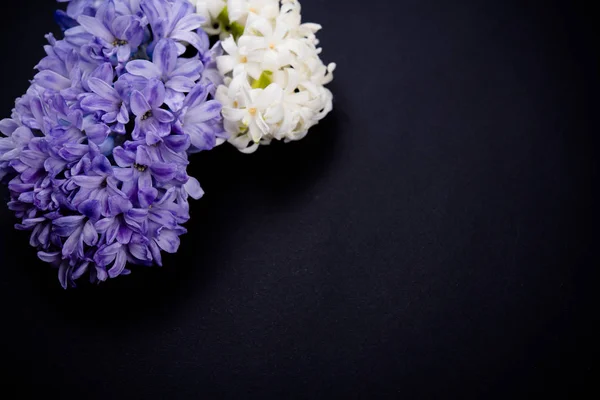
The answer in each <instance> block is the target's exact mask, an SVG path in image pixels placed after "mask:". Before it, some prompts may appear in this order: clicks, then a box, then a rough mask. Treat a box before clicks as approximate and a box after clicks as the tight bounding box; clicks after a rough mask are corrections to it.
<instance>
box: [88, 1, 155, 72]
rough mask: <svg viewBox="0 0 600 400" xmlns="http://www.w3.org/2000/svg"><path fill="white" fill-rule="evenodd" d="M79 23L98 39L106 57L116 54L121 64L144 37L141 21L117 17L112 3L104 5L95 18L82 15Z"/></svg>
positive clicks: (133, 18)
mask: <svg viewBox="0 0 600 400" xmlns="http://www.w3.org/2000/svg"><path fill="white" fill-rule="evenodd" d="M77 22H79V23H80V24H81V26H82V27H83V28H84V29H85V30H86V31H87V32H89V33H91V34H92V35H94V36H95V37H96V38H97V39H98V41H99V43H100V44H101V45H102V47H103V49H104V55H105V56H106V57H108V58H110V57H112V56H113V55H115V54H116V56H117V60H118V61H119V62H120V63H124V62H126V61H127V60H129V58H130V56H131V53H132V52H133V51H135V50H136V49H137V47H138V46H139V45H140V44H141V43H142V40H143V37H144V30H143V28H142V26H141V24H140V21H139V20H138V19H137V18H136V17H134V16H131V15H117V14H116V11H115V5H114V3H113V2H112V1H108V2H106V3H105V4H104V5H102V6H101V7H100V8H99V9H98V11H97V12H96V16H95V17H90V16H87V15H81V16H79V17H78V18H77Z"/></svg>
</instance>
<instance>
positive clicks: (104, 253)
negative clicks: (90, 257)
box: [94, 243, 121, 267]
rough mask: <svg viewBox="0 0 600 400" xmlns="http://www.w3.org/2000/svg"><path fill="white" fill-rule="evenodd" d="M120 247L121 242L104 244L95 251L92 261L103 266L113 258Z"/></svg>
mask: <svg viewBox="0 0 600 400" xmlns="http://www.w3.org/2000/svg"><path fill="white" fill-rule="evenodd" d="M120 249H121V243H113V244H111V245H108V246H104V247H102V248H100V249H99V250H98V251H97V252H96V255H94V261H95V262H96V264H98V265H99V266H101V267H105V266H107V265H108V264H110V263H111V262H112V261H113V260H114V259H115V256H116V255H117V253H118V252H119V250H120Z"/></svg>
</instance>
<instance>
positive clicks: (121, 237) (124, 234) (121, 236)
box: [117, 225, 133, 244]
mask: <svg viewBox="0 0 600 400" xmlns="http://www.w3.org/2000/svg"><path fill="white" fill-rule="evenodd" d="M132 234H133V231H132V230H131V229H129V228H128V227H127V226H126V225H121V226H120V227H119V231H118V233H117V241H118V242H119V243H121V244H128V243H129V242H130V241H131V235H132Z"/></svg>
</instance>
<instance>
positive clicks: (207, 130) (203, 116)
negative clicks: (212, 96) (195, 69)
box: [179, 85, 225, 151]
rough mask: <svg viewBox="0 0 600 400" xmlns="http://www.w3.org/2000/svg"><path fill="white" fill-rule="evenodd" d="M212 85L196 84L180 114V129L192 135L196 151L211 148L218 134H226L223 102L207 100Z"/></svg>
mask: <svg viewBox="0 0 600 400" xmlns="http://www.w3.org/2000/svg"><path fill="white" fill-rule="evenodd" d="M209 90H210V85H209V86H205V85H196V86H195V87H194V89H193V90H192V91H191V92H190V93H189V94H188V95H187V97H186V98H185V101H184V103H183V108H182V110H181V113H180V115H179V122H180V129H181V130H182V131H183V132H184V133H186V134H187V135H189V136H190V139H191V142H192V146H194V151H201V150H210V149H212V148H213V147H214V146H215V144H216V138H217V136H221V137H222V136H225V133H224V132H223V130H222V128H220V125H221V103H219V102H218V101H216V100H209V101H206V98H207V96H208V94H209Z"/></svg>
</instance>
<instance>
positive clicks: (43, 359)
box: [0, 0, 600, 399]
mask: <svg viewBox="0 0 600 400" xmlns="http://www.w3.org/2000/svg"><path fill="white" fill-rule="evenodd" d="M530 3H532V2H523V1H487V2H475V1H473V2H466V1H456V2H449V1H396V2H388V1H384V0H371V1H368V2H365V1H357V0H326V1H325V0H320V1H319V0H304V1H303V6H304V7H303V12H304V17H305V20H310V21H315V22H319V23H321V24H322V25H323V26H324V30H323V31H322V32H321V34H320V38H321V40H322V45H323V47H324V52H323V57H324V59H325V61H327V62H329V61H335V62H337V63H338V66H339V67H338V70H337V73H336V78H335V80H334V82H333V84H332V85H331V86H330V87H331V89H332V90H333V92H334V95H335V110H334V111H333V113H332V114H331V115H330V116H329V117H328V118H327V119H326V120H325V121H324V122H323V123H322V124H321V125H319V126H318V127H316V128H315V129H313V130H312V132H311V133H310V135H309V136H308V137H307V138H306V139H305V140H304V141H302V142H299V143H294V144H289V145H276V146H271V147H267V148H262V149H260V151H259V152H258V153H256V154H254V155H251V156H247V155H243V154H239V153H237V152H236V151H235V150H234V149H233V148H232V147H227V146H222V147H221V148H218V149H217V150H214V151H212V152H210V153H205V154H199V155H197V156H196V157H195V159H194V162H193V164H192V167H191V168H192V169H191V174H192V175H195V176H197V177H198V178H199V179H200V181H201V183H202V185H203V187H204V189H205V190H206V192H207V195H206V196H205V197H204V198H203V199H202V200H200V201H198V202H195V203H193V205H192V220H191V221H190V223H189V224H188V225H187V227H188V229H189V233H188V235H186V236H185V237H184V239H183V241H182V246H181V248H180V251H179V253H178V254H177V255H176V256H171V257H168V258H167V259H166V263H165V264H166V266H165V267H164V268H162V269H159V268H155V269H143V268H135V269H134V273H133V274H132V275H131V276H129V277H122V278H119V279H118V280H115V281H112V282H109V283H107V284H104V285H102V286H100V287H99V288H94V287H85V288H78V289H76V290H70V291H63V290H62V289H61V288H60V286H59V283H58V280H57V277H56V272H55V271H53V270H51V269H50V268H49V267H48V266H47V265H46V264H44V263H42V262H40V261H37V259H36V257H35V253H34V251H32V249H30V248H29V247H28V245H27V237H26V235H24V234H23V233H19V232H16V231H15V230H14V229H13V228H12V224H13V223H14V220H13V219H12V216H11V214H10V213H9V211H8V210H7V208H6V206H4V205H2V206H1V207H0V219H1V220H2V222H3V224H2V227H1V230H0V235H1V240H0V254H1V266H2V279H1V281H0V296H1V297H0V304H1V305H2V320H1V321H2V322H1V326H2V336H3V338H2V339H3V340H2V342H1V343H2V344H1V345H0V346H1V353H0V362H1V363H2V364H3V369H5V371H4V372H3V373H2V375H1V378H0V379H1V380H4V381H5V382H7V383H12V384H16V385H18V388H19V389H20V390H21V391H22V392H29V391H36V390H38V389H42V390H43V391H40V393H42V394H45V395H49V394H51V393H60V394H61V398H67V397H70V396H73V397H78V398H103V399H106V398H111V399H116V398H127V399H138V398H139V399H142V398H143V399H151V398H167V397H168V398H193V399H198V398H204V397H217V398H221V397H227V398H236V397H237V398H240V397H261V398H286V397H298V398H327V397H328V398H331V397H334V396H344V398H355V397H363V398H367V397H372V398H375V397H384V396H390V397H399V398H408V399H417V398H438V399H439V398H465V397H468V398H473V397H475V398H486V399H487V398H496V397H497V398H503V399H506V398H521V397H528V398H536V397H537V396H538V395H540V396H541V395H548V394H556V393H559V392H564V393H570V394H571V395H574V394H575V392H579V391H581V390H583V389H584V388H585V386H586V385H588V384H590V382H591V378H590V377H591V376H592V374H593V372H594V371H593V370H592V366H593V365H595V364H596V362H597V355H598V354H597V347H596V346H594V343H592V339H593V337H594V335H595V334H596V332H593V331H592V329H591V322H592V321H595V320H597V318H596V316H597V315H598V310H597V308H595V307H593V305H592V300H593V297H592V293H591V290H592V289H593V287H594V286H595V284H596V280H595V278H596V277H595V275H596V274H595V270H596V269H597V268H598V266H599V263H598V257H597V256H596V254H595V253H594V252H592V246H593V245H594V244H596V243H597V242H596V241H597V239H598V235H597V233H596V232H597V231H592V225H593V224H594V225H595V226H597V224H596V222H597V213H596V211H595V210H592V205H593V204H592V203H593V200H594V199H593V193H592V190H593V186H595V185H597V182H598V175H597V174H596V172H595V170H596V168H595V167H596V166H597V159H596V154H597V150H596V148H594V145H595V143H594V142H596V143H597V141H596V140H595V139H594V138H592V133H594V134H595V133H598V123H597V121H598V101H597V96H598V72H599V71H600V69H599V64H598V58H597V55H598V51H597V50H598V42H597V41H594V37H593V36H594V32H593V31H592V30H591V27H592V23H593V22H594V21H597V17H595V16H593V15H592V14H591V9H590V8H589V7H584V6H583V5H580V4H579V3H572V2H564V3H558V2H547V3H545V5H544V7H540V8H538V7H534V6H533V5H530ZM13 4H17V6H16V8H17V9H13V8H15V6H14V5H13ZM21 4H23V5H21ZM54 7H55V5H54V3H53V2H52V1H50V0H38V1H33V0H28V1H27V2H18V3H14V2H3V3H2V5H1V6H0V12H1V13H2V15H3V16H4V18H3V24H2V36H1V37H0V43H1V46H0V49H1V50H2V63H0V68H1V75H0V76H2V96H0V100H1V103H0V104H1V107H0V110H2V115H4V116H8V115H9V112H10V109H11V108H12V104H13V100H14V98H15V97H16V96H19V95H20V94H22V93H23V92H24V90H25V89H26V87H27V80H28V79H30V78H31V77H32V75H33V71H32V70H31V67H32V66H33V65H35V63H36V61H37V60H38V59H39V58H40V57H41V56H42V54H43V53H42V45H43V44H44V39H43V34H44V33H45V32H47V31H50V30H55V28H54V25H53V21H52V14H51V12H52V10H53V9H54ZM3 193H5V192H3ZM596 337H597V336H596ZM594 368H595V367H594ZM596 373H597V370H596ZM576 398H577V397H576Z"/></svg>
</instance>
